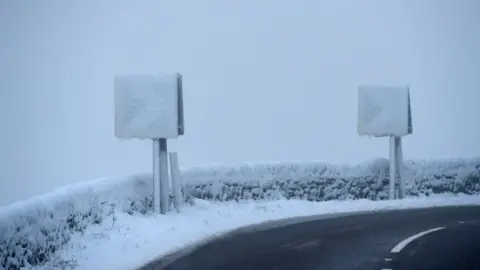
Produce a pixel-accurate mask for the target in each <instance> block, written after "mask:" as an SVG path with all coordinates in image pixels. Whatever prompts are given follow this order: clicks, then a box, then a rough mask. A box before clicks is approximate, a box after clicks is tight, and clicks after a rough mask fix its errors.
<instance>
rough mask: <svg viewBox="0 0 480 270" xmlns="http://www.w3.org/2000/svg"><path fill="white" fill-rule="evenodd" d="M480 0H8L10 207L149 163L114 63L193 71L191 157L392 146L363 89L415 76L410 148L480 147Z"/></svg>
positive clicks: (281, 155)
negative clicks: (127, 127)
mask: <svg viewBox="0 0 480 270" xmlns="http://www.w3.org/2000/svg"><path fill="white" fill-rule="evenodd" d="M479 14H480V2H479V1H476V0H471V1H469V0H464V1H448V0H439V1H435V0H422V1H415V0H410V1H393V0H392V1H381V0H378V1H375V0H365V1H359V0H358V1H357V0H349V1H348V0H342V1H334V0H331V1H326V0H325V1H321V0H310V1H309V0H295V1H286V0H285V1H278V0H262V1H258V0H248V1H245V0H243V1H234V0H231V1H226V0H206V1H193V0H191V1H186V0H184V1H93V0H88V1H60V0H58V1H50V0H45V1H7V0H4V1H2V0H0V123H1V130H0V181H1V182H0V183H1V185H0V205H4V204H8V203H11V202H14V201H17V200H22V199H25V198H28V197H30V196H33V195H36V194H41V193H45V192H48V191H50V190H51V189H53V188H54V187H56V186H60V185H66V184H69V183H75V182H80V181H88V180H92V179H96V178H100V177H106V176H114V175H119V176H121V175H128V174H131V173H137V172H149V171H150V170H151V142H150V141H119V140H118V139H116V138H115V137H114V126H113V125H114V121H113V115H114V110H113V76H114V75H115V74H117V73H130V72H133V73H141V72H148V73H151V72H157V71H164V72H176V71H178V72H181V73H182V74H183V78H184V102H185V103H184V104H185V127H186V134H185V136H183V137H181V138H179V139H178V140H176V141H174V140H171V141H169V148H170V149H169V150H172V151H178V152H179V158H180V162H181V165H182V166H190V165H195V164H205V163H207V164H208V163H238V162H244V161H248V162H254V161H297V160H298V161H302V160H323V161H327V162H331V163H355V162H362V161H365V160H368V159H371V158H375V157H387V155H388V141H387V139H385V138H383V139H369V138H361V137H359V136H358V135H357V131H356V121H357V96H356V95H357V86H358V85H359V84H380V85H381V84H387V85H405V84H409V85H410V88H411V101H412V113H413V125H414V127H413V128H414V134H413V135H410V136H408V137H405V139H404V154H405V156H406V158H440V157H467V156H478V155H480V144H479V143H478V138H480V127H479V125H480V120H478V117H479V116H480V106H479V101H480V89H479V86H480V51H479V48H480V30H479V27H480V15H479Z"/></svg>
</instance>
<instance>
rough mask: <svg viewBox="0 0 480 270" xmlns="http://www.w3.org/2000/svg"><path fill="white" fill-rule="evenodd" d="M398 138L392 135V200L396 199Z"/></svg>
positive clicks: (390, 196)
mask: <svg viewBox="0 0 480 270" xmlns="http://www.w3.org/2000/svg"><path fill="white" fill-rule="evenodd" d="M395 142H396V138H395V136H390V182H389V192H388V197H389V199H390V200H394V199H395V182H396V181H395V178H396V175H397V159H396V157H397V155H396V151H395V150H396V143H395Z"/></svg>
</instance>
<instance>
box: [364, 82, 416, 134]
mask: <svg viewBox="0 0 480 270" xmlns="http://www.w3.org/2000/svg"><path fill="white" fill-rule="evenodd" d="M358 113H359V115H358V131H359V133H360V135H373V136H388V135H394V136H403V135H406V134H408V88H405V87H386V88H383V87H382V88H381V87H359V112H358Z"/></svg>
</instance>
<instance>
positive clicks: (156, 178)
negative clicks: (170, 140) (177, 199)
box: [153, 138, 169, 215]
mask: <svg viewBox="0 0 480 270" xmlns="http://www.w3.org/2000/svg"><path fill="white" fill-rule="evenodd" d="M168 202H169V185H168V153H167V139H164V138H160V139H154V140H153V205H154V207H153V208H154V211H155V213H161V214H163V215H165V214H166V213H167V212H168V206H169V205H168Z"/></svg>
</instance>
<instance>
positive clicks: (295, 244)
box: [141, 206, 480, 270]
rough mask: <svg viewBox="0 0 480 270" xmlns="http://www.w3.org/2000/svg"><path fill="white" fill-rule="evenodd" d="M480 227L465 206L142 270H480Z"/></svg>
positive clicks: (241, 242)
mask: <svg viewBox="0 0 480 270" xmlns="http://www.w3.org/2000/svg"><path fill="white" fill-rule="evenodd" d="M479 222H480V206H462V207H441V208H433V209H432V208H431V209H417V210H398V211H388V212H377V213H363V214H355V215H348V216H346V215H344V216H337V217H327V218H325V217H324V218H321V219H320V218H317V219H316V220H310V221H305V222H301V223H297V224H290V225H286V226H282V227H274V228H272V226H270V227H269V226H268V225H263V228H262V226H260V227H256V228H255V227H253V228H250V229H242V230H239V231H237V232H234V233H231V234H229V235H227V236H225V237H222V238H220V239H217V240H215V241H212V242H209V243H206V244H204V245H202V246H200V247H197V248H196V249H195V250H193V251H191V252H189V253H188V254H181V253H177V254H172V255H170V256H166V257H163V258H162V259H160V260H158V261H155V262H152V263H151V264H149V265H147V266H145V267H143V268H142V269H141V270H153V269H155V270H160V269H163V270H283V269H292V270H321V269H325V270H330V269H332V270H355V269H361V270H369V269H372V270H382V269H393V270H406V269H408V270H416V269H419V270H420V269H428V270H435V269H445V270H446V269H449V270H451V269H458V270H461V269H480V223H479ZM192 229H194V228H192ZM432 229H433V231H432V232H430V233H425V235H423V236H422V234H421V233H422V232H425V231H427V232H428V230H432ZM419 233H420V235H418V236H419V237H418V236H416V235H417V234H419ZM414 237H418V238H415V239H413V238H414ZM409 238H410V239H409Z"/></svg>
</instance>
